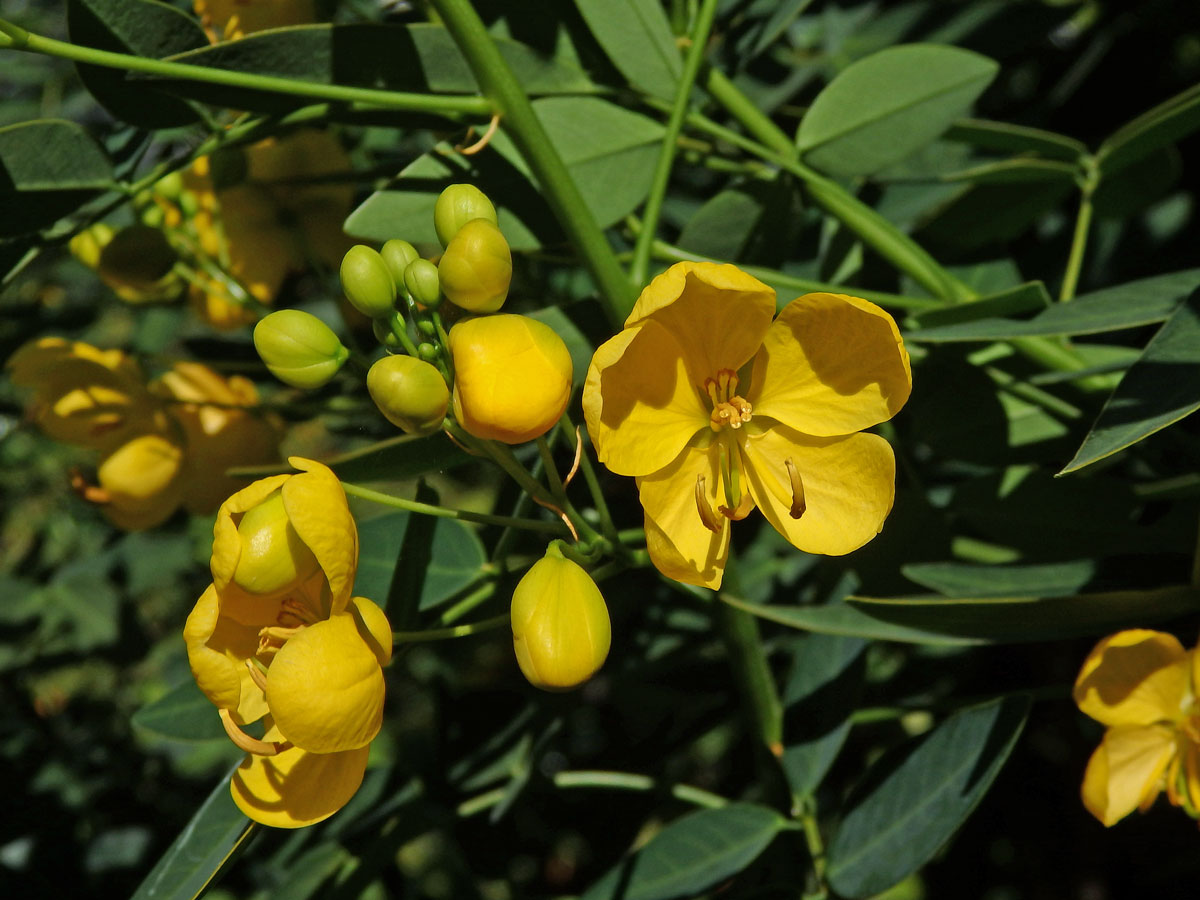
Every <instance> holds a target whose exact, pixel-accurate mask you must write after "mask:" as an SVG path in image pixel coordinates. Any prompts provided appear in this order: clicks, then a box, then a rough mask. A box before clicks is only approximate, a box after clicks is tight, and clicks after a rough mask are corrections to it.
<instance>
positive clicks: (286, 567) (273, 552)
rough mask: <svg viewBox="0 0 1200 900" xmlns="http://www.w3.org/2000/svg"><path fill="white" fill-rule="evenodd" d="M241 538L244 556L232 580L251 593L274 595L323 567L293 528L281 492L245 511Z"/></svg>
mask: <svg viewBox="0 0 1200 900" xmlns="http://www.w3.org/2000/svg"><path fill="white" fill-rule="evenodd" d="M238 538H239V540H240V542H241V555H240V556H239V557H238V563H237V568H236V569H235V570H234V573H233V580H234V582H235V583H236V584H237V585H238V586H239V587H241V588H243V589H244V590H247V591H249V592H250V593H252V594H274V593H276V592H278V591H280V590H283V589H284V588H286V587H287V586H288V585H290V584H295V583H297V582H298V581H300V580H302V579H304V578H307V577H308V576H309V575H311V574H313V573H314V572H316V571H317V569H319V568H320V563H318V562H317V558H316V557H315V556H314V555H313V552H312V551H311V550H310V549H308V545H307V544H305V543H304V541H302V540H301V539H300V535H299V534H298V533H297V532H296V529H295V527H293V525H292V521H291V519H290V518H289V517H288V514H287V510H286V509H285V508H284V505H283V493H282V492H281V491H275V492H274V493H273V494H271V495H270V496H269V497H267V499H266V500H264V501H263V502H262V503H260V504H258V505H257V506H255V507H252V508H251V509H249V510H247V511H246V512H245V514H243V516H242V521H241V522H239V523H238Z"/></svg>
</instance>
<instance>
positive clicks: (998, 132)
mask: <svg viewBox="0 0 1200 900" xmlns="http://www.w3.org/2000/svg"><path fill="white" fill-rule="evenodd" d="M945 136H946V139H947V140H950V141H961V142H962V143H964V144H970V145H971V146H973V147H978V148H979V149H981V150H995V151H998V152H1000V153H1037V154H1039V155H1041V156H1045V157H1047V158H1049V159H1060V160H1063V161H1065V162H1073V161H1074V160H1077V159H1079V158H1080V157H1081V156H1083V155H1084V154H1085V153H1087V152H1088V148H1087V145H1086V144H1084V143H1083V142H1082V141H1077V140H1075V139H1074V138H1071V137H1067V136H1066V135H1065V134H1055V133H1054V132H1053V131H1044V130H1042V129H1041V128H1029V127H1027V126H1025V125H1012V124H1010V123H1008V122H992V121H989V120H987V119H959V120H958V121H957V122H955V123H954V124H953V125H951V126H950V129H949V130H948V131H947V132H946V135H945Z"/></svg>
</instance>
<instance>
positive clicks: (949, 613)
mask: <svg viewBox="0 0 1200 900" xmlns="http://www.w3.org/2000/svg"><path fill="white" fill-rule="evenodd" d="M846 604H847V605H848V606H850V607H852V608H853V609H855V610H856V611H860V612H862V613H863V614H864V615H866V616H868V617H870V618H872V619H877V620H879V621H881V622H889V623H892V624H894V625H900V626H903V627H906V628H912V629H919V630H922V631H929V632H933V633H936V634H943V635H946V636H951V637H954V638H958V639H965V640H974V641H986V642H989V643H1000V644H1020V643H1025V642H1028V641H1053V640H1059V639H1061V638H1067V637H1079V636H1081V635H1092V634H1107V633H1108V632H1111V631H1117V630H1119V629H1121V628H1129V627H1132V626H1135V625H1137V624H1138V623H1139V622H1145V623H1149V622H1160V621H1164V620H1167V619H1172V618H1175V617H1176V616H1182V615H1194V614H1195V613H1196V612H1197V611H1200V589H1196V588H1192V587H1188V586H1185V585H1180V586H1177V587H1164V588H1152V589H1149V590H1139V591H1108V592H1104V593H1096V594H1072V595H1070V596H1057V597H1054V596H1042V597H997V596H995V595H993V596H991V597H955V598H949V597H898V598H892V599H881V598H876V597H848V598H847V599H846Z"/></svg>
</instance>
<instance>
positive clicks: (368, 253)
mask: <svg viewBox="0 0 1200 900" xmlns="http://www.w3.org/2000/svg"><path fill="white" fill-rule="evenodd" d="M341 276H342V290H343V291H345V292H346V298H347V299H348V300H349V301H350V303H351V304H352V305H353V306H354V308H355V309H357V310H358V311H359V312H361V313H362V314H363V315H367V316H370V317H371V318H372V319H382V318H384V317H385V316H388V315H390V314H391V312H392V308H393V307H394V306H395V304H396V283H395V282H394V281H393V280H392V273H391V271H390V270H389V269H388V267H387V263H385V262H384V261H383V257H382V256H380V255H379V254H378V253H376V252H375V251H374V250H372V249H371V248H370V247H368V246H366V245H365V244H355V245H354V246H353V247H351V248H350V249H349V250H347V251H346V255H345V256H343V257H342V268H341Z"/></svg>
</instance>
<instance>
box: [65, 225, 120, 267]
mask: <svg viewBox="0 0 1200 900" xmlns="http://www.w3.org/2000/svg"><path fill="white" fill-rule="evenodd" d="M114 234H116V232H115V231H114V230H113V227H112V226H111V225H106V224H105V223H104V222H97V223H96V224H95V225H93V226H92V227H91V228H88V229H85V230H84V231H81V232H79V234H77V235H75V237H73V238H71V242H70V243H69V244H67V246H68V247H69V248H70V249H71V254H72V255H73V256H74V257H75V258H76V259H77V260H79V261H80V262H81V263H83V264H84V265H85V266H87V267H88V268H89V269H94V268H96V267H97V266H99V265H100V252H101V251H102V250H103V249H104V247H105V245H106V244H108V242H109V241H111V240H112V239H113V235H114Z"/></svg>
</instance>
